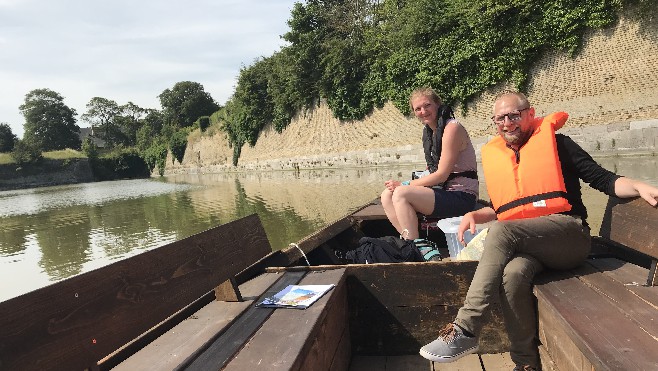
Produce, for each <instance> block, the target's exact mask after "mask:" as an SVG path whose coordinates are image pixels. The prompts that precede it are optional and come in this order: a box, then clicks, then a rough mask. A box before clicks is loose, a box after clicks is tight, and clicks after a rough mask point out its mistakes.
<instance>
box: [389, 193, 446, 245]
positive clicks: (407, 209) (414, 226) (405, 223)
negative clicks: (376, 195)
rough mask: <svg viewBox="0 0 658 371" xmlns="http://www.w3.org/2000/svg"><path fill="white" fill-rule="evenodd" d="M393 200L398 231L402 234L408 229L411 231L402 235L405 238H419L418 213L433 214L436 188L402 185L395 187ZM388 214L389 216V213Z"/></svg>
mask: <svg viewBox="0 0 658 371" xmlns="http://www.w3.org/2000/svg"><path fill="white" fill-rule="evenodd" d="M391 200H392V203H393V208H394V209H395V216H396V217H397V222H398V226H397V227H396V228H397V229H398V232H400V234H402V232H403V231H404V230H405V229H406V230H407V231H409V233H408V234H406V233H405V235H403V236H402V237H403V238H405V239H409V240H414V239H416V238H418V237H419V234H418V216H417V214H416V213H418V212H420V213H422V214H425V215H430V214H432V211H434V190H433V189H432V188H427V187H416V186H401V187H397V188H395V190H394V191H393V196H392V198H391ZM382 204H383V203H382ZM386 215H387V216H388V213H387V214H386ZM389 220H390V217H389ZM393 225H395V224H393Z"/></svg>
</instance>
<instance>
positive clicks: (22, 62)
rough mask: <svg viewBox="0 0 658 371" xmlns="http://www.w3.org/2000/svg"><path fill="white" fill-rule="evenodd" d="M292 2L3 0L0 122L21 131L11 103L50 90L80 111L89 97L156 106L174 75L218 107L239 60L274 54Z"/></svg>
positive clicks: (250, 60)
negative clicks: (36, 91)
mask: <svg viewBox="0 0 658 371" xmlns="http://www.w3.org/2000/svg"><path fill="white" fill-rule="evenodd" d="M295 2H296V1H295V0H235V1H234V0H216V1H213V0H206V1H202V0H185V1H182V0H181V1H171V0H138V1H134V0H131V1H126V0H112V1H109V0H105V1H98V0H48V1H43V0H42V1H37V0H0V122H5V123H8V124H10V126H11V128H12V131H13V132H14V134H16V135H18V137H19V138H21V137H22V136H23V123H24V120H23V116H22V115H21V114H20V111H19V109H18V107H19V106H20V105H21V104H23V102H24V99H25V94H27V93H28V92H29V91H31V90H34V89H41V88H48V89H51V90H54V91H56V92H58V93H59V94H60V95H62V96H63V97H64V103H65V104H66V105H68V106H69V107H71V108H73V109H75V110H76V112H77V113H78V125H80V126H81V127H85V126H88V125H87V124H86V123H85V122H83V121H81V120H80V115H82V114H83V113H85V112H86V104H87V103H88V102H89V100H90V99H91V98H93V97H103V98H107V99H112V100H114V101H116V102H117V103H118V104H126V103H128V102H129V101H131V102H133V103H135V104H137V105H138V106H140V107H143V108H156V109H160V104H159V100H158V98H157V96H158V95H159V94H160V93H161V92H162V91H163V90H165V89H167V88H171V87H173V86H174V84H175V83H177V82H179V81H194V82H198V83H200V84H202V85H203V86H204V88H205V90H206V91H207V92H209V93H210V94H211V95H212V97H213V98H214V99H215V100H216V101H217V103H219V104H224V103H225V102H226V100H227V99H228V98H229V97H230V96H231V94H232V93H233V91H234V87H235V83H236V78H237V76H238V74H239V71H240V68H241V67H242V66H248V65H251V64H252V63H253V61H254V60H255V59H256V58H258V57H267V56H270V55H272V54H273V53H274V52H275V51H278V50H279V49H280V48H281V46H283V45H285V42H284V41H283V40H282V39H281V37H280V36H281V35H283V34H284V33H286V32H287V31H288V29H289V28H288V25H287V23H286V21H287V20H288V19H289V18H290V11H291V10H292V7H293V5H294V3H295Z"/></svg>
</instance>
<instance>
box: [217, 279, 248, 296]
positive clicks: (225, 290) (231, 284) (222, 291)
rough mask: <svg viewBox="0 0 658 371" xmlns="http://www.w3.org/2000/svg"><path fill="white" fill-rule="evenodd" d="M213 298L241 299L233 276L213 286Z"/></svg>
mask: <svg viewBox="0 0 658 371" xmlns="http://www.w3.org/2000/svg"><path fill="white" fill-rule="evenodd" d="M215 298H217V300H219V301H242V300H243V299H242V295H241V294H240V290H239V289H238V283H237V282H236V281H235V278H233V277H231V278H230V279H228V280H226V281H224V282H223V283H221V284H220V285H219V286H217V287H215Z"/></svg>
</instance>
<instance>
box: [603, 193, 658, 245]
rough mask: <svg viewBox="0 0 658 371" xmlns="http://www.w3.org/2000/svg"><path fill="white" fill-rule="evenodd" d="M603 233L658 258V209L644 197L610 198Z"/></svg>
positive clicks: (604, 217)
mask: <svg viewBox="0 0 658 371" xmlns="http://www.w3.org/2000/svg"><path fill="white" fill-rule="evenodd" d="M599 234H600V235H601V237H605V238H607V239H609V240H613V241H615V242H617V243H620V244H622V245H625V246H627V247H630V248H632V249H634V250H637V251H639V252H641V253H643V254H646V255H649V256H652V257H653V258H658V209H656V208H655V207H652V206H651V205H649V204H648V203H647V202H646V201H645V200H643V199H642V198H635V199H619V198H616V197H610V198H609V199H608V205H607V206H606V210H605V213H604V214H603V221H602V223H601V231H600V233H599Z"/></svg>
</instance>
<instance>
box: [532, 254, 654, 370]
mask: <svg viewBox="0 0 658 371" xmlns="http://www.w3.org/2000/svg"><path fill="white" fill-rule="evenodd" d="M626 264H628V263H624V262H621V261H615V259H605V261H594V262H593V263H592V265H587V266H583V267H580V268H578V269H576V270H574V271H572V272H552V273H550V275H546V276H544V277H543V278H542V279H541V280H539V281H538V282H537V284H536V286H535V294H536V296H537V301H538V309H539V334H540V340H541V342H542V344H543V346H544V347H545V349H546V351H547V352H548V354H549V355H550V358H551V360H552V361H553V362H555V364H556V365H557V368H558V369H560V370H591V369H595V370H654V369H658V353H657V352H655V350H656V349H658V340H657V339H658V332H657V329H658V327H657V326H656V324H655V319H656V314H657V313H658V311H657V310H656V304H657V303H658V302H657V301H656V292H655V288H653V287H641V286H640V285H639V284H637V283H636V282H634V280H635V278H636V277H637V276H638V272H637V270H638V269H643V268H639V267H631V266H630V265H628V266H627V265H626ZM597 265H598V267H599V268H598V269H596V267H597ZM615 266H616V267H618V268H614V269H613V267H615ZM634 271H635V272H634ZM626 272H630V273H626ZM645 272H646V270H645ZM574 276H575V277H574ZM629 283H630V284H629ZM643 297H646V298H647V299H648V300H645V299H644V298H643Z"/></svg>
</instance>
